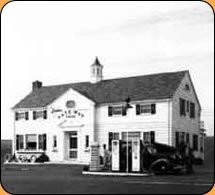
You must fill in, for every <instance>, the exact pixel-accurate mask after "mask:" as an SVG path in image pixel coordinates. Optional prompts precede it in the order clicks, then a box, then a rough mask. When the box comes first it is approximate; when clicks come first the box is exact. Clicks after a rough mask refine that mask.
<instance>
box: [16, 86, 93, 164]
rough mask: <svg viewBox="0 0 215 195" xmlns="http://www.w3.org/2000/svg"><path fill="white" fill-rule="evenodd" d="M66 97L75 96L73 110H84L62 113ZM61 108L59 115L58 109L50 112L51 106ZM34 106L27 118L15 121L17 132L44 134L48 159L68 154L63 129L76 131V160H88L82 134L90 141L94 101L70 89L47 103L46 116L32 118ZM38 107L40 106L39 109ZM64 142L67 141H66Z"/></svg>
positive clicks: (87, 152) (63, 156) (67, 98)
mask: <svg viewBox="0 0 215 195" xmlns="http://www.w3.org/2000/svg"><path fill="white" fill-rule="evenodd" d="M67 100H75V103H76V107H75V110H77V111H78V112H80V113H82V114H84V117H82V118H81V117H79V118H75V119H74V118H73V119H72V120H71V119H68V118H66V117H65V113H64V111H65V110H66V105H65V104H66V102H67ZM58 109H61V110H63V112H61V113H64V116H63V117H61V118H58V116H59V115H61V113H58V112H53V110H58ZM33 110H37V109H31V110H26V111H29V120H19V121H15V133H16V134H22V135H25V134H44V133H45V134H47V150H46V153H47V155H48V156H49V158H50V160H51V161H63V160H65V158H66V156H67V154H68V153H67V150H68V141H69V140H68V137H66V136H65V132H69V131H77V133H78V147H79V149H78V159H77V161H76V162H77V163H88V162H89V159H90V152H89V150H86V148H85V136H86V135H88V136H89V142H90V143H91V142H92V141H93V136H94V123H93V122H92V121H94V117H95V116H94V103H93V102H92V101H91V100H89V99H87V98H85V97H84V96H82V95H81V94H79V93H78V92H76V91H74V90H72V89H70V90H68V91H67V92H66V93H65V94H63V95H62V96H60V97H59V98H58V99H57V100H56V101H54V102H53V103H52V104H50V105H49V106H48V107H47V108H46V110H47V116H48V118H47V119H42V118H40V119H37V120H33ZM38 110H39V109H38ZM54 135H56V136H57V150H55V151H54V150H53V136H54ZM66 143H67V144H66Z"/></svg>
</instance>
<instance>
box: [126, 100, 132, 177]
mask: <svg viewBox="0 0 215 195" xmlns="http://www.w3.org/2000/svg"><path fill="white" fill-rule="evenodd" d="M130 101H131V99H130V97H129V96H128V97H127V98H126V99H125V102H126V105H125V110H126V112H127V110H128V109H129V108H133V107H132V106H131V105H130ZM126 153H127V155H126V172H127V173H128V131H127V147H126Z"/></svg>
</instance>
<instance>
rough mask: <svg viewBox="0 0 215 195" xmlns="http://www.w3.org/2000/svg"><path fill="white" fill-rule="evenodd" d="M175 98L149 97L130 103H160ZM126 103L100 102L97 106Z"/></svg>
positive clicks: (122, 103)
mask: <svg viewBox="0 0 215 195" xmlns="http://www.w3.org/2000/svg"><path fill="white" fill-rule="evenodd" d="M172 99H173V98H165V99H148V100H135V101H131V102H130V104H145V103H146V104H147V103H158V102H167V101H171V100H172ZM119 104H121V105H124V104H126V102H125V101H124V102H109V103H98V104H97V106H107V105H108V106H111V105H119Z"/></svg>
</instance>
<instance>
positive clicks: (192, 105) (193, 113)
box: [190, 102, 195, 118]
mask: <svg viewBox="0 0 215 195" xmlns="http://www.w3.org/2000/svg"><path fill="white" fill-rule="evenodd" d="M190 118H195V104H194V103H193V102H190Z"/></svg>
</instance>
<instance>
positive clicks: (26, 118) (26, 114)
mask: <svg viewBox="0 0 215 195" xmlns="http://www.w3.org/2000/svg"><path fill="white" fill-rule="evenodd" d="M25 120H28V112H25Z"/></svg>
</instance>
